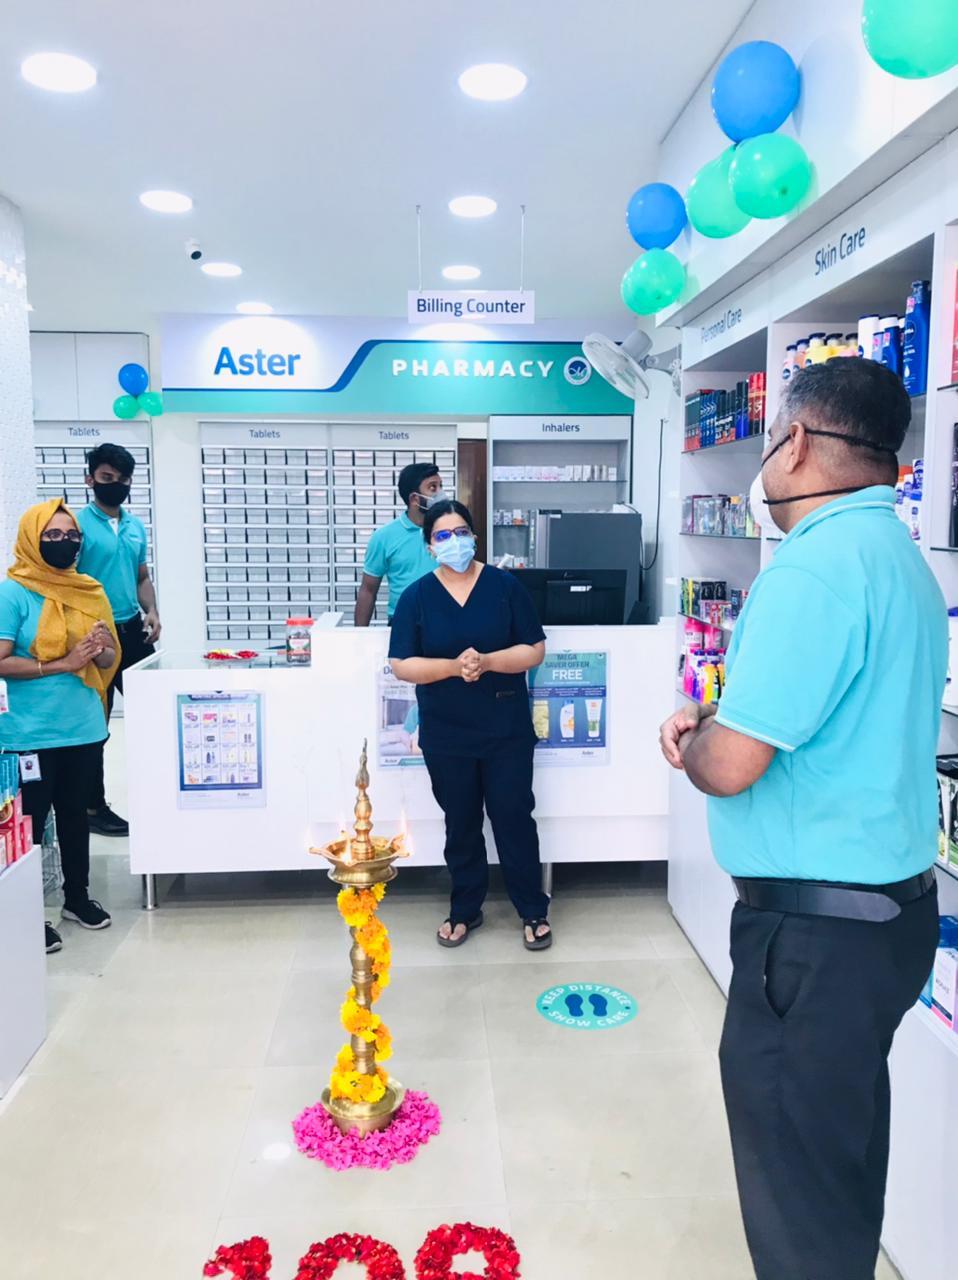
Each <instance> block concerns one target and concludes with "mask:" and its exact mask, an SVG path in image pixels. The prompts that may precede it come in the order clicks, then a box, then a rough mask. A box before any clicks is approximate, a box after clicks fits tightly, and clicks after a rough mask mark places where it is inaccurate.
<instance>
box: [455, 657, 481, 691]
mask: <svg viewBox="0 0 958 1280" xmlns="http://www.w3.org/2000/svg"><path fill="white" fill-rule="evenodd" d="M456 661H457V662H458V663H459V674H460V675H461V676H462V678H463V680H465V682H466V684H475V683H476V681H477V680H478V679H479V677H480V676H481V675H483V674H484V673H485V671H486V670H487V669H488V668H487V667H486V655H485V654H484V653H478V652H477V651H476V650H475V649H466V650H464V651H463V652H462V653H460V655H459V657H458V658H457V659H456Z"/></svg>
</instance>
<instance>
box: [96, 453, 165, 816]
mask: <svg viewBox="0 0 958 1280" xmlns="http://www.w3.org/2000/svg"><path fill="white" fill-rule="evenodd" d="M135 466H136V462H135V461H134V458H133V455H132V454H131V453H130V451H129V450H128V449H124V448H123V446H122V445H119V444H101V445H98V446H97V447H96V448H95V449H93V450H92V451H91V452H90V454H89V456H88V458H87V468H88V475H87V478H86V483H87V486H88V488H90V489H92V490H93V501H92V502H90V503H88V504H87V506H86V507H84V508H83V510H82V511H80V512H78V513H77V522H78V524H79V526H80V532H81V533H82V534H83V546H82V549H81V551H80V556H79V559H78V560H77V568H78V570H79V571H80V573H88V574H89V575H90V577H91V578H96V580H97V581H98V582H100V583H102V584H103V589H104V591H106V594H107V598H108V599H109V601H110V607H111V608H112V610H113V621H114V623H115V624H116V631H117V635H118V636H119V639H120V647H121V656H120V665H119V667H118V668H117V671H116V675H115V676H114V677H113V681H112V683H111V685H110V688H109V690H108V691H107V718H108V719H109V715H110V712H111V711H112V709H113V697H114V694H115V692H116V690H117V689H119V691H120V692H121V693H122V692H123V672H124V671H125V670H126V669H127V667H132V666H133V664H134V663H135V662H139V661H140V660H141V659H143V658H145V657H147V656H148V655H149V654H151V653H153V652H154V649H153V645H154V643H155V642H156V640H157V639H158V638H159V635H160V618H159V614H158V613H157V611H156V591H155V589H154V587H153V583H152V582H151V580H150V571H149V569H148V568H147V564H146V551H147V540H146V528H145V527H144V525H143V521H142V520H140V519H138V518H137V517H136V516H133V515H130V513H129V511H124V510H123V503H124V502H126V500H127V498H128V497H129V496H130V485H131V484H132V481H133V469H134V467H135ZM141 609H142V611H143V612H142V614H141V612H140V610H141ZM91 788H92V790H91V794H90V799H89V802H88V806H87V811H88V816H89V820H90V830H91V831H96V832H98V833H99V834H100V835H104V836H125V835H129V831H130V828H129V824H128V823H127V822H126V820H125V819H124V818H121V817H120V816H119V815H118V814H115V813H114V812H113V810H112V809H111V808H110V806H109V805H108V804H107V802H106V791H105V789H104V780H103V743H101V744H100V748H99V751H98V753H97V760H96V763H95V767H94V771H93V777H92V779H91Z"/></svg>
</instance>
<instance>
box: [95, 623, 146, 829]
mask: <svg viewBox="0 0 958 1280" xmlns="http://www.w3.org/2000/svg"><path fill="white" fill-rule="evenodd" d="M116 633H117V636H118V637H119V640H120V665H119V666H118V667H117V669H116V674H115V675H114V677H113V679H112V680H111V681H110V687H109V689H108V690H107V694H106V718H107V726H106V727H107V731H108V732H109V728H110V723H109V722H110V713H111V712H112V711H113V699H114V697H115V696H116V691H117V689H119V691H120V693H122V692H123V672H124V671H126V669H127V668H128V667H132V666H133V665H134V663H136V662H142V661H143V659H144V658H148V657H149V656H150V654H151V653H155V652H156V649H155V648H154V647H153V645H151V644H150V643H149V641H148V640H147V639H146V637H145V636H144V635H143V619H142V618H141V617H140V615H139V614H137V615H136V617H135V618H130V620H129V621H128V622H118V623H117V624H116ZM105 746H106V739H104V740H103V742H101V743H100V744H99V752H98V756H97V759H96V762H95V764H94V768H93V772H92V773H91V775H90V795H89V799H88V802H87V808H89V809H90V810H95V809H102V808H103V807H104V805H105V804H106V783H105V781H104V777H103V750H104V747H105Z"/></svg>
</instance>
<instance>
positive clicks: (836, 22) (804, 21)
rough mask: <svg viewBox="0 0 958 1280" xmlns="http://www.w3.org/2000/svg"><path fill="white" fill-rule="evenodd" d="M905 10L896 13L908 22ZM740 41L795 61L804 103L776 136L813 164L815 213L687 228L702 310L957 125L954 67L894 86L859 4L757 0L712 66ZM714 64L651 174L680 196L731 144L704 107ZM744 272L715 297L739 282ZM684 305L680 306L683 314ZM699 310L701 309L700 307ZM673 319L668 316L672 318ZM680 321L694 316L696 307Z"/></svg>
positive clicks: (681, 249) (683, 250)
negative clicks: (718, 234) (777, 49)
mask: <svg viewBox="0 0 958 1280" xmlns="http://www.w3.org/2000/svg"><path fill="white" fill-rule="evenodd" d="M907 7H908V6H907V5H903V6H902V11H903V19H902V20H903V21H907V14H906V10H907ZM748 40H773V41H775V42H776V43H778V44H780V45H782V46H783V47H784V48H785V49H787V50H788V52H789V53H790V54H791V55H792V57H793V58H794V59H795V61H796V63H797V64H798V65H799V68H800V70H801V73H802V96H801V100H800V103H799V106H798V108H797V110H796V111H795V112H794V114H793V116H792V117H791V119H790V120H789V121H788V122H787V123H786V125H785V126H784V127H783V129H782V132H783V133H790V134H792V135H793V136H795V137H797V138H798V139H799V141H800V142H801V143H802V145H803V146H804V147H805V149H806V151H807V152H808V154H809V156H810V158H811V160H812V161H813V163H814V165H815V186H814V188H813V192H812V194H811V196H810V198H809V201H807V202H806V203H807V204H811V203H814V202H815V201H817V200H821V201H822V202H823V204H822V206H821V207H819V208H816V209H811V210H808V211H807V212H802V211H799V213H798V214H792V215H789V217H788V218H777V219H772V220H769V221H765V220H755V221H753V222H752V223H751V224H750V225H749V226H748V227H747V228H746V229H745V230H744V231H743V232H741V233H740V234H739V235H737V236H732V237H730V238H729V239H728V240H709V239H707V238H706V237H704V236H700V235H699V234H698V233H697V232H691V231H687V232H686V233H685V235H684V237H683V239H682V240H681V241H680V242H679V244H678V245H677V246H676V251H677V252H678V253H679V256H680V257H682V258H687V260H688V263H689V273H690V276H691V277H692V278H693V279H694V281H695V291H696V293H698V294H701V295H702V306H705V305H708V304H709V303H710V302H711V301H712V300H713V299H714V298H715V297H717V296H718V292H717V291H715V290H713V291H712V292H709V290H710V287H711V286H713V285H714V284H715V282H716V281H718V280H719V279H720V278H721V277H723V276H724V275H725V274H726V272H727V271H729V269H730V268H733V267H735V266H736V265H737V264H739V263H741V262H742V261H743V260H744V259H746V258H747V259H748V262H749V267H750V268H751V269H752V270H753V272H754V271H755V270H759V269H761V267H763V266H766V265H768V264H770V263H772V262H774V261H775V260H776V259H777V258H778V257H779V256H780V255H781V254H782V253H783V252H785V251H786V250H788V249H790V248H792V247H793V246H794V245H795V244H797V243H799V241H800V240H802V239H803V238H804V237H805V236H807V235H809V234H810V233H811V232H812V231H813V230H814V228H815V226H816V225H820V224H821V223H823V222H826V221H827V220H828V219H829V218H831V217H833V216H834V215H835V214H837V213H839V212H840V211H841V210H842V209H843V208H846V207H847V206H848V205H850V204H852V203H853V202H854V201H855V200H856V199H858V198H860V197H861V196H862V195H864V194H865V193H866V192H867V191H869V190H871V189H872V188H874V187H875V186H877V185H878V183H879V182H881V181H883V180H884V179H885V178H887V177H889V176H890V175H891V174H893V173H895V172H897V171H898V170H899V169H900V168H902V167H903V166H904V165H905V164H906V163H907V162H908V161H909V160H910V159H912V158H913V157H915V156H917V155H919V154H921V152H922V151H924V150H926V149H927V148H928V147H929V146H931V145H933V144H934V142H935V141H936V140H937V139H939V138H941V137H943V136H945V135H946V134H947V133H948V132H950V131H951V130H952V129H954V128H955V127H956V126H958V69H956V70H954V71H951V72H948V73H946V74H945V75H942V76H936V77H934V78H933V79H931V80H917V81H912V80H901V79H899V78H897V77H895V76H890V75H888V74H887V73H886V72H884V71H882V70H881V68H880V67H878V65H877V64H876V63H875V62H873V61H872V59H871V57H870V56H869V54H868V52H867V50H866V49H865V45H864V42H863V40H862V36H861V4H860V3H859V0H854V2H853V0H844V2H843V3H840V4H832V5H795V4H792V3H786V0H756V3H755V5H754V6H753V8H752V9H751V10H750V12H749V14H748V16H747V17H746V19H745V20H744V21H743V23H742V25H741V26H740V27H739V29H738V31H736V32H735V35H734V36H733V38H732V39H731V40H730V41H729V44H728V45H727V46H726V49H725V50H723V52H722V54H721V55H720V57H719V58H718V59H717V61H716V65H717V64H718V62H719V61H721V58H722V57H724V55H725V53H727V52H728V51H729V50H730V49H732V48H735V47H736V46H738V45H740V44H743V43H745V42H746V41H748ZM714 74H715V67H712V68H711V69H710V70H709V73H708V75H707V76H706V77H705V79H704V80H703V82H702V84H701V86H700V87H699V89H698V90H697V91H696V93H695V94H694V95H693V97H692V98H691V99H690V101H689V103H688V105H687V106H686V107H685V109H684V110H683V111H682V113H681V115H680V116H679V117H678V119H677V120H676V122H675V124H674V125H673V126H672V128H671V129H670V130H669V132H668V134H667V135H666V137H665V139H664V140H663V142H662V146H661V148H660V151H659V167H658V172H657V175H656V176H657V177H658V178H659V179H660V180H662V181H664V182H671V183H673V184H674V185H675V186H676V187H677V188H678V189H679V190H680V191H682V192H683V193H684V192H685V190H686V189H687V187H688V184H689V182H690V180H691V179H692V177H693V176H694V175H695V173H696V172H697V170H698V169H699V168H700V167H701V166H702V165H703V164H704V163H705V162H706V161H707V160H711V159H713V158H714V157H715V156H717V155H718V154H719V153H720V152H721V151H722V150H723V149H724V148H725V147H727V146H729V145H731V144H730V142H729V140H728V139H727V138H726V137H725V135H724V134H723V133H722V131H721V130H720V129H719V127H718V125H717V123H716V122H715V119H714V117H713V116H712V112H711V108H710V94H711V86H712V80H713V78H714ZM747 274H748V273H747V272H743V273H741V274H740V275H739V277H738V278H737V279H735V280H730V281H727V282H726V283H725V284H724V285H723V286H722V290H723V291H727V290H728V288H731V287H732V285H733V284H737V283H739V281H740V280H741V279H745V278H747ZM687 303H688V298H686V299H683V300H682V309H683V310H686V306H687ZM698 309H699V310H700V309H701V307H699V308H698ZM673 313H674V311H673ZM686 314H688V315H694V314H696V308H695V306H694V305H691V306H688V307H687V310H686Z"/></svg>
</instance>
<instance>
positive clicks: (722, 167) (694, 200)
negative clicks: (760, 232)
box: [685, 147, 751, 240]
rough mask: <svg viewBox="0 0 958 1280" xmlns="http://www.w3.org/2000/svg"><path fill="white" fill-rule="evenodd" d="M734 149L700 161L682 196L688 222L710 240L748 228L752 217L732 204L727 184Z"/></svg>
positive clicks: (730, 191) (723, 237)
mask: <svg viewBox="0 0 958 1280" xmlns="http://www.w3.org/2000/svg"><path fill="white" fill-rule="evenodd" d="M734 157H735V148H734V147H729V148H728V149H727V150H725V151H723V152H722V154H721V155H720V156H716V157H715V159H714V160H710V161H709V162H708V164H703V165H702V167H701V169H699V171H698V173H697V174H696V175H695V177H694V178H693V179H692V181H691V183H690V185H689V189H688V192H687V193H686V196H685V205H686V208H687V209H688V214H689V222H691V224H692V226H693V227H694V228H695V230H696V231H698V232H700V233H701V234H702V235H703V236H709V237H711V239H713V240H724V239H725V237H726V236H734V235H735V234H736V233H737V232H739V231H741V230H742V229H743V228H744V227H747V226H748V224H749V222H750V221H751V219H750V218H749V216H748V214H747V213H743V212H742V210H741V209H740V208H739V207H738V205H737V204H736V203H735V197H734V196H733V195H732V188H731V186H730V185H729V170H730V169H731V167H732V160H733V159H734Z"/></svg>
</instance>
